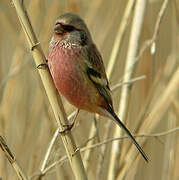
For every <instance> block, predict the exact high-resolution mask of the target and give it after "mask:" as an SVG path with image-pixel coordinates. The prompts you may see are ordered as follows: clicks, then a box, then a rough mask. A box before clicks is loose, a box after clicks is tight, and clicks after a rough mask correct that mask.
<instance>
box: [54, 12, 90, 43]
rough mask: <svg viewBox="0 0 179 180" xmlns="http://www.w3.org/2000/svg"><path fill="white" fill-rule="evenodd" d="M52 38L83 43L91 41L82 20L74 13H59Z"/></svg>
mask: <svg viewBox="0 0 179 180" xmlns="http://www.w3.org/2000/svg"><path fill="white" fill-rule="evenodd" d="M53 38H54V40H57V41H61V40H65V41H67V42H68V43H73V44H77V45H85V44H87V43H89V42H92V40H91V35H90V33H89V31H88V28H87V26H86V24H85V23H84V21H83V20H82V19H81V18H80V17H79V16H78V15H76V14H72V13H66V14H63V15H61V16H60V17H59V18H58V19H57V21H56V23H55V26H54V36H53Z"/></svg>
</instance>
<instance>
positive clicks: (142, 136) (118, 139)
mask: <svg viewBox="0 0 179 180" xmlns="http://www.w3.org/2000/svg"><path fill="white" fill-rule="evenodd" d="M176 132H179V127H175V128H173V129H169V130H167V131H163V132H159V133H153V134H138V135H134V137H136V138H137V137H140V138H146V137H148V138H152V137H162V136H168V135H170V134H173V133H176ZM124 139H129V137H128V136H121V137H118V138H110V139H107V140H105V141H102V142H99V143H96V144H93V145H91V146H86V147H83V148H81V149H80V152H85V151H88V150H90V149H95V148H98V147H100V146H104V145H105V144H109V143H112V142H113V141H120V140H124ZM67 160H68V157H67V155H65V156H63V157H61V158H60V159H59V160H57V161H55V162H53V163H52V164H50V165H48V166H47V167H46V168H45V169H44V171H43V172H42V173H41V174H36V175H34V176H33V177H35V176H40V175H45V174H46V173H48V172H49V171H50V170H52V169H53V168H54V167H55V166H57V165H63V163H64V162H65V161H67ZM31 178H32V177H31Z"/></svg>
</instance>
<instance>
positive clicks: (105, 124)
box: [0, 0, 179, 180]
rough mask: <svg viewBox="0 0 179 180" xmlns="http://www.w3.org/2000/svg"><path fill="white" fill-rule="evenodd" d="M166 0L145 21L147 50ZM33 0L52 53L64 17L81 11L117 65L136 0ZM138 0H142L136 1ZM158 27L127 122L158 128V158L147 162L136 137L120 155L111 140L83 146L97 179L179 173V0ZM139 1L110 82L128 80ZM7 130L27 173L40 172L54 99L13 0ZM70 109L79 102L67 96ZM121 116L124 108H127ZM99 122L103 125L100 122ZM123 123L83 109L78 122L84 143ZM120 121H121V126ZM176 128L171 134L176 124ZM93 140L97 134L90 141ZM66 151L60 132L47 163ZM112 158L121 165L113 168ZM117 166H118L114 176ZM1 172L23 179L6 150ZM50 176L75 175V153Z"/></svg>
mask: <svg viewBox="0 0 179 180" xmlns="http://www.w3.org/2000/svg"><path fill="white" fill-rule="evenodd" d="M164 1H165V2H167V1H166V0H148V1H147V6H146V10H145V14H144V23H143V26H142V31H141V34H140V42H139V44H138V48H139V51H138V52H140V50H141V49H143V47H144V44H145V42H146V41H147V40H149V39H151V38H152V36H153V33H154V29H155V27H156V26H155V25H156V22H157V21H158V20H159V19H160V16H159V11H160V9H161V7H162V5H163V3H164ZM24 2H25V6H26V8H27V10H28V14H29V16H30V19H31V21H32V25H33V28H34V30H35V33H36V35H37V37H38V39H39V40H40V42H41V45H42V47H43V50H44V52H45V53H46V55H47V54H48V43H49V40H50V38H51V35H52V31H53V25H54V22H55V20H56V18H57V17H58V16H59V15H61V14H63V13H65V12H73V13H77V14H79V15H80V16H81V17H82V18H84V19H85V21H86V23H87V25H88V27H89V29H90V31H91V33H92V37H93V40H94V41H95V43H96V44H97V46H98V48H99V50H100V52H101V54H102V56H103V60H104V63H105V66H106V69H107V68H108V67H107V66H108V65H109V64H108V62H109V59H110V57H111V53H112V50H113V48H114V43H115V41H116V39H119V38H120V35H118V33H117V32H118V30H119V28H120V27H121V23H124V22H125V20H124V18H123V16H124V13H125V12H126V11H125V9H126V7H127V5H128V3H129V2H132V1H131V0H128V1H125V0H111V1H108V0H103V1H102V0H98V1H96V0H86V1H83V0H68V1H67V0H66V1H65V0H43V1H42V0H35V1H30V0H26V1H24ZM134 2H135V1H134ZM163 13H164V16H163V18H162V19H161V24H160V26H159V28H158V30H159V32H158V34H157V36H156V37H157V39H156V43H155V45H156V47H155V49H154V53H151V46H148V48H146V50H145V51H144V52H143V53H142V54H141V56H140V58H139V59H138V61H137V64H136V68H135V72H134V75H133V78H135V77H140V76H145V79H142V80H138V81H136V82H134V83H133V84H132V89H131V91H130V93H131V96H130V99H129V106H128V109H127V116H126V117H127V118H126V119H124V121H125V124H126V126H127V127H128V128H129V129H130V130H131V132H133V134H151V135H152V134H156V133H159V134H157V137H140V138H137V140H138V141H139V142H140V143H141V144H143V148H144V151H145V152H146V153H147V155H148V157H149V159H150V162H149V163H148V164H147V163H145V162H144V160H143V159H142V157H141V156H140V155H139V154H138V152H137V150H136V149H135V147H134V146H133V145H132V144H131V141H129V140H127V139H122V140H120V141H118V142H122V143H120V155H119V156H116V157H118V158H117V159H115V163H114V162H112V161H111V156H112V154H113V153H116V152H115V151H114V152H113V150H114V149H113V148H114V146H112V144H111V143H108V144H107V145H106V146H104V145H102V146H99V147H96V148H93V149H89V150H86V151H84V152H83V153H82V158H83V161H84V164H85V168H86V172H87V175H88V178H89V179H90V180H94V179H101V180H114V179H115V180H121V179H125V180H179V172H178V168H179V156H177V154H179V144H178V143H177V142H178V140H179V133H178V131H177V129H174V128H176V127H177V126H179V121H178V120H179V94H178V91H179V90H178V89H179V87H178V86H179V84H178V81H177V80H178V79H177V76H178V77H179V73H178V72H179V71H178V64H179V63H178V62H179V61H178V60H179V54H178V51H179V31H178V29H179V1H178V0H169V1H168V3H166V8H165V9H164V11H163ZM133 17H134V8H132V9H131V11H130V14H129V16H128V19H127V26H126V27H125V29H124V32H125V33H124V35H123V41H122V42H121V45H120V49H119V50H118V53H117V54H116V55H117V58H116V62H115V66H114V69H113V70H112V73H111V74H110V73H109V72H108V76H109V74H110V85H111V87H113V86H114V85H116V84H118V83H120V82H121V80H122V79H123V77H124V67H125V63H126V55H127V52H128V50H129V49H128V45H129V37H130V32H131V23H132V20H133ZM0 25H1V33H0V39H1V41H0V47H1V48H0V135H2V136H3V137H4V139H5V141H6V143H7V144H8V146H9V148H10V149H11V151H12V152H13V154H14V155H15V156H16V159H17V161H18V163H19V164H20V166H21V167H22V169H23V171H24V172H25V174H27V175H28V176H29V177H31V179H40V178H39V177H38V176H35V175H38V174H40V168H41V165H42V162H43V160H44V156H45V153H46V151H47V149H48V146H49V143H50V141H51V139H52V137H53V134H54V133H55V130H56V129H57V124H56V122H55V120H54V115H53V113H52V110H51V107H50V105H49V102H48V99H47V96H46V93H45V91H44V88H43V85H42V83H41V80H40V78H39V74H38V71H37V69H36V67H35V64H34V62H33V59H32V56H31V53H30V50H29V48H28V46H27V42H26V39H25V37H24V33H23V32H22V29H21V26H20V23H19V20H18V18H17V15H16V12H15V9H14V7H13V4H12V3H11V1H6V0H1V2H0ZM120 94H121V87H119V88H118V89H117V90H115V92H113V99H114V106H115V110H116V112H117V111H118V109H119V108H118V105H119V104H120V99H121V98H122V97H121V95H120ZM63 102H64V106H65V110H66V112H67V114H68V115H70V114H71V113H72V112H73V111H74V110H75V108H74V107H73V106H72V105H70V104H69V103H68V102H67V101H66V100H65V99H64V98H63ZM119 117H120V113H119ZM94 124H95V125H96V128H97V129H96V128H95V126H94ZM115 126H116V125H115V123H113V122H112V123H110V122H109V120H108V119H106V118H101V117H100V120H97V123H94V115H93V114H89V113H87V112H84V111H81V112H80V115H79V116H78V123H77V125H76V127H75V128H74V129H73V130H72V134H73V136H74V138H75V141H76V143H77V146H78V147H79V148H82V147H85V146H89V145H90V143H91V144H92V143H94V144H95V143H98V142H102V141H104V140H106V139H108V138H112V137H113V134H114V133H113V132H115V129H114V127H115ZM118 129H119V128H118ZM170 129H171V130H172V132H169V133H168V134H166V133H164V135H163V136H162V134H160V133H163V132H166V131H168V130H170ZM91 137H93V138H92V140H91V139H90V138H91ZM89 140H91V141H89ZM64 155H65V150H64V147H63V144H62V142H61V139H60V137H58V138H57V140H56V142H55V144H54V146H53V148H52V152H51V154H50V157H49V159H48V162H47V165H46V166H47V167H48V166H49V165H51V164H52V163H53V162H57V161H58V160H59V159H61V158H62V157H63V156H64ZM112 164H115V167H114V168H112V170H111V167H112ZM110 173H113V175H114V176H113V175H112V176H111V174H110ZM0 179H2V180H14V179H17V176H16V173H15V171H14V170H13V168H12V166H11V165H10V163H9V162H8V160H7V159H6V157H5V156H4V154H3V152H2V151H0ZM41 179H43V180H47V179H50V180H55V179H65V180H71V179H74V176H73V173H72V170H71V167H70V165H69V162H68V161H65V162H62V161H61V162H60V163H58V164H57V165H56V166H54V167H53V168H52V169H51V170H49V171H47V173H46V174H45V175H44V176H43V177H41Z"/></svg>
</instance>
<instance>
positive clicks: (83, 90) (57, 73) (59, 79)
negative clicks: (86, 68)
mask: <svg viewBox="0 0 179 180" xmlns="http://www.w3.org/2000/svg"><path fill="white" fill-rule="evenodd" d="M80 58H81V52H80V49H61V48H54V49H52V50H51V51H50V53H49V57H48V63H49V68H50V71H51V74H52V77H53V79H54V82H55V85H56V88H57V90H58V91H59V92H60V93H61V94H62V95H63V96H65V97H66V98H67V99H68V100H69V101H70V102H71V103H72V104H73V105H75V106H77V107H78V108H80V109H87V108H88V107H87V106H88V105H89V104H90V102H92V101H93V100H92V99H93V98H95V94H97V92H96V89H93V88H92V89H90V88H89V84H88V83H87V82H86V79H85V78H86V76H85V74H84V73H85V72H83V70H82V68H81V62H80ZM92 91H94V92H92ZM91 93H92V94H93V95H94V97H91Z"/></svg>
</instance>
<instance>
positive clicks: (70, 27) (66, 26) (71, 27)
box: [63, 25, 75, 32]
mask: <svg viewBox="0 0 179 180" xmlns="http://www.w3.org/2000/svg"><path fill="white" fill-rule="evenodd" d="M63 29H64V30H65V31H67V32H71V31H73V30H75V28H74V26H70V25H64V26H63Z"/></svg>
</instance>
